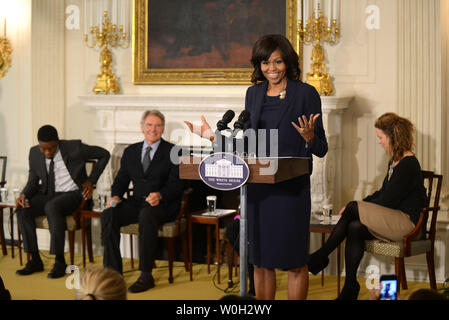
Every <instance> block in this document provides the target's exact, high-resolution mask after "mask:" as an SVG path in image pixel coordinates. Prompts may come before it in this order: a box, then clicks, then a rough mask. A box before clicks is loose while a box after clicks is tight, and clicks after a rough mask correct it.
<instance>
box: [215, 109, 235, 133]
mask: <svg viewBox="0 0 449 320" xmlns="http://www.w3.org/2000/svg"><path fill="white" fill-rule="evenodd" d="M234 116H235V113H234V111H232V110H228V111H226V112H225V114H224V115H223V118H222V119H221V120H220V121H218V122H217V130H219V131H222V130H226V129H229V128H228V123H229V122H231V120H232V119H233V118H234Z"/></svg>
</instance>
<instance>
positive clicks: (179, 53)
mask: <svg viewBox="0 0 449 320" xmlns="http://www.w3.org/2000/svg"><path fill="white" fill-rule="evenodd" d="M197 3H202V5H201V8H200V9H201V10H198V8H199V5H198V4H197ZM204 3H205V4H204ZM242 3H243V4H246V6H248V7H246V8H243V9H245V10H247V14H251V15H252V16H253V18H252V19H253V20H252V21H249V20H248V21H246V24H245V25H242V28H241V29H238V28H239V25H238V24H237V22H236V21H243V19H245V18H242V17H248V15H247V16H244V15H243V14H240V13H241V12H242V11H243V10H242V8H237V7H236V6H238V5H239V6H242ZM254 3H257V4H258V5H259V7H258V8H256V9H260V10H258V11H257V10H253V9H254V8H250V7H249V6H250V4H251V5H254ZM276 4H277V5H278V6H280V7H281V9H279V8H276V10H274V11H277V13H278V15H281V14H282V12H281V11H284V10H283V8H285V17H284V19H282V20H285V21H283V22H281V23H279V21H278V20H280V19H276V20H274V19H273V21H263V20H262V19H263V18H261V20H262V21H258V20H259V17H261V16H262V15H263V17H266V18H268V19H269V18H270V16H274V15H273V14H272V13H273V10H270V7H273V5H276ZM176 5H177V7H175V6H176ZM193 5H196V6H197V7H196V8H192V6H193ZM185 6H189V7H188V8H185ZM220 6H221V7H220ZM223 6H227V7H226V10H229V13H228V14H225V13H224V11H223ZM203 9H204V12H203V13H201V11H202V10H203ZM231 9H232V10H234V12H232V11H231ZM250 9H251V10H250ZM198 11H200V13H198ZM214 12H215V16H214ZM189 13H191V14H189ZM152 14H153V15H154V17H155V19H151V23H150V22H149V20H150V17H151V16H152ZM265 14H266V16H265ZM258 15H259V16H258ZM239 17H240V20H239ZM203 18H204V19H207V21H204V20H202V19H203ZM250 18H251V17H249V18H246V19H250ZM255 18H257V21H256V20H255ZM186 19H190V21H184V20H186ZM219 22H221V23H222V24H220V23H219ZM251 22H253V23H251ZM284 23H285V24H284ZM282 24H284V25H282ZM217 25H219V26H222V29H219V28H218V27H217ZM150 26H151V30H152V31H154V32H153V35H154V37H152V38H150V35H149V34H150ZM261 26H262V27H261ZM189 27H191V29H188V28H189ZM214 28H215V31H207V29H209V30H214ZM251 28H253V29H255V28H259V29H262V28H266V29H267V28H268V30H269V32H267V31H265V32H264V33H261V34H257V32H254V31H257V30H253V32H251V30H252V29H251ZM279 29H283V30H284V31H285V34H284V35H285V36H286V37H287V38H288V39H289V40H290V41H291V43H292V44H293V46H294V47H296V48H297V50H298V51H300V52H298V55H299V57H300V65H302V63H301V62H302V49H301V47H300V46H299V45H298V42H297V0H259V1H256V2H254V1H238V0H216V1H212V0H211V1H207V2H196V1H190V0H170V1H162V0H134V1H133V47H132V59H133V60H132V81H133V83H134V84H250V79H251V73H252V67H251V65H250V63H249V60H250V58H251V50H249V53H248V48H251V47H252V43H251V44H250V43H249V40H251V41H253V42H254V41H255V40H254V39H257V38H258V37H259V36H261V35H263V34H265V33H281V32H277V30H279ZM198 30H199V31H200V32H196V31H198ZM223 30H225V32H226V36H222V35H223ZM205 31H207V32H217V33H216V34H215V35H219V36H217V37H214V34H213V33H210V36H208V37H209V39H210V40H211V41H210V42H215V43H212V44H211V43H208V44H207V43H206V45H204V43H202V44H197V43H198V42H199V41H201V42H205V41H203V40H204V39H206V40H207V39H208V37H205V36H204V34H206V33H205ZM231 31H232V32H233V33H232V32H231ZM220 32H221V33H220ZM200 33H201V34H202V35H203V36H202V37H201V38H199V37H196V36H195V35H196V34H200ZM232 35H234V36H232ZM246 35H249V36H248V37H246ZM256 37H257V38H256ZM217 39H219V41H217ZM226 39H228V41H226ZM230 39H232V41H231V40H230ZM236 39H241V40H240V41H241V42H240V43H236V41H237V40H236ZM152 40H153V41H152ZM188 40H190V41H191V42H190V46H188V45H189V44H186V41H188ZM180 42H184V43H181V44H180ZM193 42H195V44H194V45H192V44H191V43H193ZM242 43H244V44H242ZM207 45H209V46H207ZM249 45H251V46H249ZM164 46H165V47H164ZM211 47H212V49H211ZM234 48H235V49H234ZM201 50H203V51H201ZM207 50H210V51H207ZM242 52H243V54H242ZM214 57H215V58H214ZM231 57H232V59H231ZM220 59H221V60H220ZM243 59H244V60H243ZM231 60H232V61H231ZM238 60H239V61H238ZM242 61H244V63H243V62H242ZM244 64H245V65H244ZM215 66H216V67H215Z"/></svg>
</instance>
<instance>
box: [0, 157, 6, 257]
mask: <svg viewBox="0 0 449 320" xmlns="http://www.w3.org/2000/svg"><path fill="white" fill-rule="evenodd" d="M6 160H7V157H5V156H0V161H1V167H0V170H1V171H0V173H1V175H0V188H3V187H4V186H5V184H6V180H5V179H6ZM1 200H2V201H3V200H4V199H1ZM0 243H1V246H2V252H3V255H4V256H6V255H7V254H8V251H7V250H6V240H5V231H4V229H3V209H2V210H1V211H0Z"/></svg>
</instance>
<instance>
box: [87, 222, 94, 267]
mask: <svg viewBox="0 0 449 320" xmlns="http://www.w3.org/2000/svg"><path fill="white" fill-rule="evenodd" d="M86 239H87V254H88V255H89V262H94V252H93V247H92V225H91V224H89V226H87V227H86Z"/></svg>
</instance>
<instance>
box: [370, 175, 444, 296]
mask: <svg viewBox="0 0 449 320" xmlns="http://www.w3.org/2000/svg"><path fill="white" fill-rule="evenodd" d="M422 174H423V177H424V183H425V186H426V188H427V196H428V198H429V206H428V207H427V208H424V209H423V210H422V211H421V215H420V217H419V221H418V223H417V225H416V227H415V229H413V230H412V231H411V232H410V233H409V234H407V235H405V236H404V237H403V238H402V241H397V242H386V241H381V240H369V241H365V250H366V251H367V252H370V253H374V254H380V255H384V256H390V257H394V260H395V273H396V276H397V277H398V291H399V284H400V283H402V289H404V290H406V289H407V279H406V275H405V265H404V258H405V257H411V256H415V255H418V254H423V253H425V254H426V259H427V269H428V271H429V279H430V287H431V288H432V289H436V287H437V285H436V279H435V262H434V251H435V247H434V246H435V245H434V244H435V232H436V222H437V214H438V211H439V209H440V207H439V201H440V193H441V184H442V181H443V176H442V175H438V174H435V173H433V172H432V171H422ZM434 185H435V188H434ZM429 215H431V217H430V218H431V219H430V224H428V223H427V221H428V219H429Z"/></svg>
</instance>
